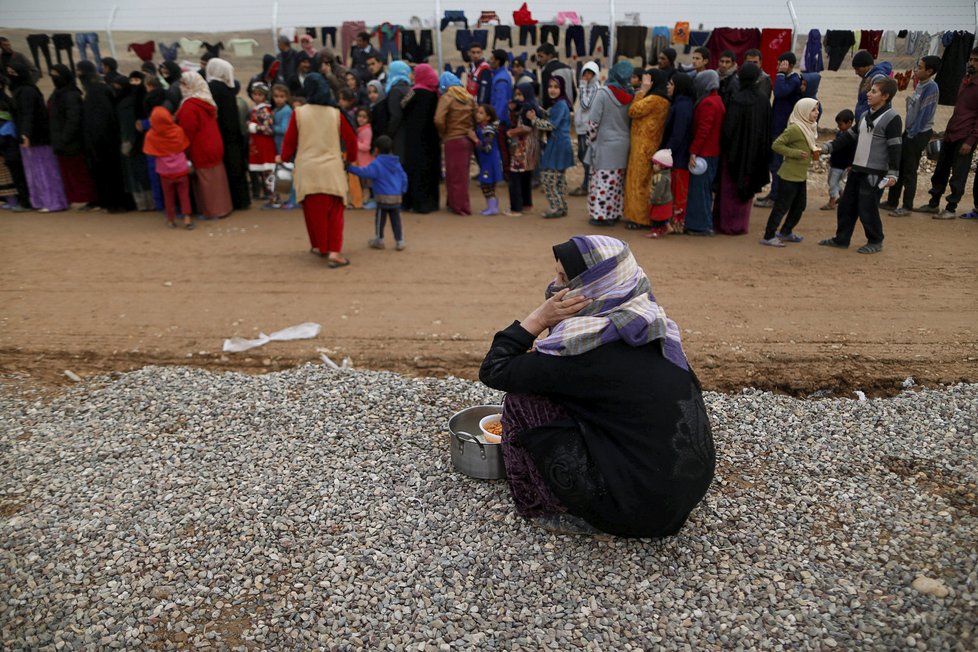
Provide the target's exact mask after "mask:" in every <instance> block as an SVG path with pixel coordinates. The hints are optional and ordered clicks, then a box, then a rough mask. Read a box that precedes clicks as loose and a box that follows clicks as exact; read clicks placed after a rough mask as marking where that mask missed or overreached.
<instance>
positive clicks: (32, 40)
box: [27, 34, 51, 74]
mask: <svg viewBox="0 0 978 652" xmlns="http://www.w3.org/2000/svg"><path fill="white" fill-rule="evenodd" d="M50 43H51V38H50V37H49V36H48V35H47V34H28V35H27V45H28V46H30V48H31V56H32V57H34V67H35V68H37V70H38V72H40V70H41V61H40V57H38V50H40V52H41V53H43V54H44V60H45V61H47V64H48V74H51V49H50V48H49V47H48V45H49V44H50Z"/></svg>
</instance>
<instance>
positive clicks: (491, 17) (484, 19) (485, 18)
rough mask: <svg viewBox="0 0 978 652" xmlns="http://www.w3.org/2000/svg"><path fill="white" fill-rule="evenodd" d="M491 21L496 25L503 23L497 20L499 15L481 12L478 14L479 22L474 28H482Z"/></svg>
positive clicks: (493, 12)
mask: <svg viewBox="0 0 978 652" xmlns="http://www.w3.org/2000/svg"><path fill="white" fill-rule="evenodd" d="M492 21H496V24H497V25H502V24H503V21H502V19H500V18H499V14H497V13H496V12H495V11H491V10H490V11H483V12H482V13H481V14H479V20H477V21H476V22H475V26H476V27H482V26H483V25H488V24H489V23H491V22H492Z"/></svg>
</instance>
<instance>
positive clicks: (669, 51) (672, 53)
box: [662, 48, 677, 68]
mask: <svg viewBox="0 0 978 652" xmlns="http://www.w3.org/2000/svg"><path fill="white" fill-rule="evenodd" d="M662 54H664V55H666V59H669V67H670V68H675V67H676V56H677V55H676V49H675V48H665V49H664V50H663V51H662Z"/></svg>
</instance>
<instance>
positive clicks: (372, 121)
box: [0, 33, 978, 266]
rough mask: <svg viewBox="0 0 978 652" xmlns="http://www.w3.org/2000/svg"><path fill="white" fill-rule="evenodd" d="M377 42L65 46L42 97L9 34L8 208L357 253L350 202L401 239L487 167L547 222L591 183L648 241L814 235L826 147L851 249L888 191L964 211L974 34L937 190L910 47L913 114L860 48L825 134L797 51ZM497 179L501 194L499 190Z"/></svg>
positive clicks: (605, 221)
mask: <svg viewBox="0 0 978 652" xmlns="http://www.w3.org/2000/svg"><path fill="white" fill-rule="evenodd" d="M369 39H370V37H369V35H368V34H366V33H363V34H360V35H359V36H358V37H357V39H356V44H355V45H354V46H353V48H352V50H351V52H350V53H348V57H347V58H346V59H345V60H346V62H347V64H348V65H344V59H343V58H341V57H340V56H338V54H337V53H336V52H335V51H334V50H333V49H332V48H322V49H319V50H317V49H316V48H315V47H313V45H312V43H311V40H309V39H305V40H304V41H303V42H302V43H301V46H300V47H299V48H296V47H294V45H293V43H292V42H291V41H290V40H289V39H288V38H285V37H282V38H280V39H279V42H278V50H279V51H278V53H277V55H271V54H269V55H265V57H264V59H263V65H262V70H261V72H260V73H258V74H257V75H255V76H254V77H253V78H251V79H250V81H248V82H247V84H245V85H242V83H241V81H240V80H238V79H236V77H235V70H234V68H233V66H232V64H231V63H230V62H228V61H226V60H224V59H221V58H218V57H214V56H212V55H210V54H205V55H204V57H203V58H202V60H201V62H200V67H199V69H197V68H196V67H193V69H190V68H191V67H189V66H184V67H183V68H181V67H180V66H179V65H178V64H176V63H175V62H173V61H164V62H163V63H162V64H160V65H159V66H156V65H154V64H153V63H146V64H144V65H143V66H142V68H141V69H140V70H137V71H133V72H130V73H129V74H128V76H125V75H123V74H121V73H120V72H119V71H118V64H117V62H116V61H115V60H114V59H112V58H104V59H102V62H101V65H102V69H101V70H97V69H96V67H95V65H94V64H93V63H91V62H89V61H81V62H79V63H78V64H77V65H76V66H75V68H74V70H72V69H70V68H68V67H67V66H64V65H61V64H58V65H55V66H53V67H52V68H51V70H50V75H51V79H52V81H53V83H54V86H55V88H54V91H53V92H52V93H51V95H50V97H49V98H48V99H47V100H45V98H44V97H43V95H42V93H41V92H40V90H39V89H38V87H37V79H38V71H36V70H34V69H33V66H32V65H31V64H30V62H29V61H28V60H27V58H26V57H24V56H23V55H21V54H19V53H17V52H15V51H14V50H13V48H12V46H11V44H10V41H9V40H7V39H3V38H0V50H2V64H3V65H2V71H3V73H4V74H3V75H2V76H0V83H2V84H3V88H2V91H3V92H2V93H0V123H2V126H0V138H2V139H3V142H2V147H0V151H2V160H0V197H2V198H4V199H5V202H6V203H5V204H4V206H5V207H6V208H10V209H12V210H14V211H25V210H30V209H32V208H33V209H35V210H38V211H42V212H47V211H59V210H65V209H67V208H69V207H71V206H74V207H75V208H76V209H79V210H92V209H101V210H106V211H109V212H122V211H128V210H145V211H163V212H164V213H165V215H166V221H165V223H166V224H168V225H170V226H172V227H174V228H176V227H178V226H181V225H182V226H183V227H184V228H187V229H192V228H193V227H194V216H197V217H198V218H200V219H216V218H222V217H225V216H227V215H228V214H230V213H231V212H232V211H233V210H241V209H244V208H247V207H249V206H250V205H251V204H252V202H261V203H262V205H263V207H267V208H295V207H297V206H298V205H300V204H301V206H302V209H303V212H304V214H305V217H306V223H307V227H308V230H309V236H310V241H311V243H312V250H313V252H314V253H317V254H319V255H322V256H324V257H326V258H327V259H328V263H329V264H330V266H342V265H346V264H349V259H348V258H346V257H345V256H343V255H342V253H341V251H342V239H343V212H344V209H346V208H350V207H354V208H366V209H371V210H375V211H376V216H377V219H376V227H377V228H376V234H375V236H374V237H373V238H372V239H371V240H370V242H369V244H370V246H371V247H374V248H383V247H384V246H385V240H384V231H385V229H386V222H387V221H388V220H390V222H391V227H392V229H393V235H394V240H395V243H396V248H397V250H402V249H404V247H405V239H404V234H403V229H402V227H401V220H400V211H401V210H407V211H411V212H415V213H430V212H432V211H435V210H438V209H439V208H440V206H441V200H440V186H441V183H442V182H444V185H445V194H446V197H445V207H446V208H447V209H448V210H449V211H452V212H454V213H456V214H459V215H470V214H472V212H473V211H474V210H477V208H473V207H472V205H471V203H470V198H469V188H470V184H471V181H472V180H473V179H474V180H476V181H477V182H478V184H479V186H480V189H481V192H482V195H483V197H484V198H485V206H484V208H483V209H482V210H481V211H480V212H481V214H482V215H496V214H499V213H504V214H506V215H522V214H524V213H527V212H529V211H531V210H532V209H533V207H534V204H535V198H534V188H536V187H540V188H541V189H542V190H543V198H544V201H545V202H546V207H541V209H540V211H539V214H540V215H541V216H542V217H544V218H562V217H565V216H567V214H568V202H567V197H568V196H569V195H580V196H585V197H586V205H587V212H588V219H589V223H590V225H592V226H594V227H608V226H613V225H616V224H619V223H622V224H624V226H625V228H627V229H640V230H643V231H645V232H646V235H647V236H648V237H649V238H663V237H664V236H666V235H669V234H686V235H693V236H709V235H713V234H715V233H723V234H731V235H736V234H744V233H747V231H748V225H749V220H750V215H751V211H752V209H753V208H754V207H764V208H770V209H771V213H770V217H769V219H768V222H767V225H766V228H765V232H764V235H763V238H762V239H761V243H762V244H764V245H768V246H773V247H784V246H785V245H786V244H787V243H797V242H801V241H802V239H803V238H802V236H801V235H800V234H798V233H797V232H796V230H795V229H796V227H797V226H798V223H799V220H800V219H801V217H802V214H803V212H804V210H805V208H806V206H807V177H808V172H809V168H810V163H811V162H812V161H813V160H816V159H818V158H819V157H820V156H822V155H823V154H824V155H826V156H828V157H829V163H830V173H829V186H830V187H829V195H830V199H829V202H828V203H827V204H826V205H825V206H823V207H822V208H823V209H825V210H835V211H836V212H837V216H838V218H837V219H838V229H837V233H836V235H835V236H834V237H833V238H830V239H827V240H823V241H821V242H820V244H822V245H825V246H832V247H839V248H845V247H848V246H849V241H850V239H851V237H852V234H853V230H854V227H855V224H856V222H857V220H858V221H861V222H862V224H863V227H864V230H865V233H866V237H867V243H866V245H864V246H862V247H861V248H860V249H859V251H860V252H862V253H876V252H878V251H880V250H881V249H882V242H883V226H882V221H881V218H880V213H879V208H880V206H881V205H882V206H884V207H886V208H889V209H891V211H892V212H891V213H890V214H891V215H893V216H896V217H899V216H903V215H907V214H908V213H909V212H910V211H918V212H929V213H933V214H934V217H936V218H941V219H949V218H954V217H956V216H957V206H958V204H959V203H960V201H961V200H962V198H963V195H964V190H965V184H966V180H967V177H968V174H969V171H970V169H971V158H972V149H973V147H974V146H975V144H976V142H978V74H976V67H978V48H976V49H975V50H973V51H972V53H971V58H970V59H969V62H968V67H967V74H966V76H965V77H964V81H963V82H962V84H961V87H960V90H959V92H958V101H957V103H956V104H955V108H954V113H953V115H952V117H951V119H950V121H949V123H948V124H947V125H946V127H945V129H944V137H943V139H942V140H941V141H940V142H941V148H940V153H939V155H938V158H937V170H936V172H935V173H934V175H933V178H932V179H931V189H930V197H931V198H930V201H929V202H928V203H927V204H926V205H921V206H917V205H915V203H914V202H915V197H916V190H917V169H918V167H919V163H920V159H921V157H922V155H923V154H924V152H925V150H926V149H927V147H928V143H929V142H930V141H931V139H932V135H933V133H934V128H935V125H934V115H935V109H936V106H937V88H936V82H935V81H934V76H935V75H936V74H937V71H938V70H939V68H940V66H941V60H940V59H939V58H937V57H932V56H925V57H923V58H921V59H920V60H919V62H918V63H917V67H916V70H915V72H914V78H915V88H914V90H913V93H912V94H911V95H910V97H908V99H907V111H906V119H905V120H904V119H903V118H901V116H900V115H898V114H897V112H896V111H894V110H893V108H892V101H893V99H894V97H895V95H896V92H897V85H896V82H895V81H894V80H893V79H892V67H891V66H889V64H887V63H886V62H876V61H874V60H873V57H872V56H871V55H870V54H869V53H868V52H866V51H860V52H858V53H856V54H855V55H854V56H853V60H852V61H853V67H854V69H855V71H856V74H857V75H858V77H859V78H860V82H859V88H858V91H857V95H856V98H855V103H854V107H853V110H852V111H849V110H846V111H842V112H840V113H839V114H838V115H837V116H835V122H836V126H837V127H838V134H839V135H838V136H837V137H836V138H835V140H834V141H832V142H831V143H826V144H824V145H821V144H819V142H818V125H819V121H820V119H823V118H824V116H822V109H821V105H820V103H819V101H818V88H819V82H820V79H819V75H818V73H801V72H799V71H798V70H797V59H796V57H795V55H794V54H793V53H792V52H790V51H787V52H784V53H783V54H782V55H780V57H779V58H778V69H777V70H778V72H777V74H776V76H775V78H774V79H771V77H770V76H769V75H768V74H766V73H765V72H764V71H763V70H762V68H761V53H760V52H759V51H757V50H751V51H748V52H747V53H746V54H745V55H744V57H743V60H742V61H741V62H740V63H739V64H738V62H737V60H736V57H735V55H734V53H733V52H729V51H728V52H723V53H722V54H721V56H720V57H719V60H718V61H717V62H716V65H715V66H712V65H711V62H710V56H711V55H710V51H709V50H708V49H706V48H702V47H701V48H696V49H695V50H694V51H693V53H692V65H691V66H683V65H678V64H677V61H676V60H677V53H676V51H675V50H674V49H671V48H666V49H665V50H664V51H663V52H661V53H660V55H659V57H658V61H657V65H655V66H653V67H651V68H649V69H647V70H643V69H639V68H636V67H635V66H633V64H632V63H630V62H629V61H628V60H619V61H618V62H617V63H615V64H614V65H612V66H611V68H610V69H607V70H605V71H602V70H601V68H600V66H599V64H598V62H596V61H590V62H587V63H583V65H580V66H579V68H578V70H576V71H575V70H574V69H572V68H571V67H570V66H568V65H567V64H566V63H564V62H561V61H560V60H559V58H558V56H557V51H556V49H555V48H554V46H553V45H552V44H549V43H543V44H541V45H540V47H538V48H537V51H536V55H535V57H534V58H533V59H535V63H536V66H537V67H536V69H535V70H532V71H531V70H528V69H527V68H526V62H525V60H524V59H523V58H520V57H513V56H512V54H511V53H510V52H508V51H505V50H493V51H492V52H491V53H489V55H488V57H486V54H485V53H484V52H483V49H482V46H481V45H480V44H479V43H478V42H473V43H472V44H471V45H470V46H469V47H468V49H467V52H466V56H467V59H468V61H469V67H468V69H467V70H465V71H464V73H463V74H460V75H456V74H454V73H453V72H448V71H446V72H442V73H441V74H439V73H438V71H436V70H435V69H434V68H433V67H432V66H431V65H430V64H428V63H426V62H414V61H405V60H394V61H390V62H388V60H387V56H386V55H385V54H382V53H381V52H379V51H377V50H376V49H375V48H373V46H371V45H370V41H369ZM79 83H80V86H81V87H80V88H79ZM242 91H244V92H242ZM8 92H9V94H8ZM245 98H248V100H250V102H249V101H248V100H246V99H245ZM572 134H573V137H576V138H574V139H573V140H572ZM575 159H576V160H575ZM473 162H474V163H475V164H476V165H477V166H478V173H477V174H475V175H473V174H472V167H471V165H472V163H473ZM283 163H285V164H292V163H294V184H293V187H292V190H291V192H289V193H288V194H279V193H277V192H276V191H277V186H276V184H275V183H274V181H275V179H276V175H275V170H276V167H277V166H281V165H282V164H283ZM577 164H580V165H581V166H583V171H584V181H583V183H582V184H581V186H580V187H578V188H574V189H568V185H567V178H566V171H567V170H568V169H570V168H572V167H574V166H575V165H577ZM270 178H271V181H272V183H269V179H270ZM844 179H845V184H844V186H843V180H844ZM504 183H505V184H506V185H508V204H506V203H503V202H501V201H500V199H499V197H498V196H497V187H498V186H500V185H501V184H504ZM948 185H950V193H949V194H948V195H947V197H946V205H945V208H944V209H941V208H940V202H941V199H942V198H943V197H944V195H945V192H946V191H947V189H948ZM768 187H769V188H770V190H769V192H768V194H767V195H766V196H764V197H758V195H759V194H760V193H761V192H762V191H763V189H765V188H768ZM887 187H889V189H890V191H889V195H888V196H887V198H886V200H885V201H883V202H882V204H881V199H882V193H883V190H884V188H887ZM976 199H978V198H976ZM960 217H964V218H972V219H973V218H975V217H978V214H976V213H975V210H972V211H970V212H967V213H965V214H963V215H961V216H960Z"/></svg>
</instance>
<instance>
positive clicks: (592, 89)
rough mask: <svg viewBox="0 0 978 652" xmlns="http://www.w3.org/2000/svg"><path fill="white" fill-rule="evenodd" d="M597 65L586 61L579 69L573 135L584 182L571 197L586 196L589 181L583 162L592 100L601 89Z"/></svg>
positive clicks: (589, 177) (571, 192) (589, 168)
mask: <svg viewBox="0 0 978 652" xmlns="http://www.w3.org/2000/svg"><path fill="white" fill-rule="evenodd" d="M599 72H600V70H599V69H598V64H597V63H595V62H594V61H588V62H587V63H585V64H584V67H582V68H581V78H580V79H579V80H578V84H577V110H576V111H574V133H576V134H577V160H578V161H580V162H581V165H583V166H584V180H583V181H581V185H580V187H579V188H575V189H574V190H571V191H570V194H571V196H572V197H583V196H584V195H586V194H587V187H588V184H589V183H590V181H591V166H590V165H588V164H587V163H586V162H585V159H586V158H587V146H588V140H587V121H588V116H590V115H591V107H592V106H594V98H595V97H596V96H597V94H598V89H599V88H601V80H600V79H598V73H599Z"/></svg>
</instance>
